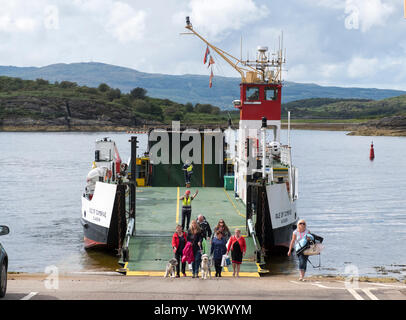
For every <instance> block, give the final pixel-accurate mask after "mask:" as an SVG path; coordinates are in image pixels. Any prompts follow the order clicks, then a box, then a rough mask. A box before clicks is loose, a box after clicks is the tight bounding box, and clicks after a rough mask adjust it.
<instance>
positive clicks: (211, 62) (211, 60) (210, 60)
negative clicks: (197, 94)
mask: <svg viewBox="0 0 406 320" xmlns="http://www.w3.org/2000/svg"><path fill="white" fill-rule="evenodd" d="M405 1H406V0H405ZM212 64H214V60H213V57H212V56H211V55H210V59H209V65H208V66H207V68H208V67H210V66H211V65H212Z"/></svg>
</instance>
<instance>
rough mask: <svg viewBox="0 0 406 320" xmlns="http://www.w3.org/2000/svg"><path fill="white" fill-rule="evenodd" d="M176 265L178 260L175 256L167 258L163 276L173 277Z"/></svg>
mask: <svg viewBox="0 0 406 320" xmlns="http://www.w3.org/2000/svg"><path fill="white" fill-rule="evenodd" d="M177 265H178V261H177V260H176V259H175V258H172V259H171V260H169V261H168V264H167V265H166V270H165V276H164V278H167V277H171V278H175V276H176V266H177Z"/></svg>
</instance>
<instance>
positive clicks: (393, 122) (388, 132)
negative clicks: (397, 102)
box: [348, 116, 406, 137]
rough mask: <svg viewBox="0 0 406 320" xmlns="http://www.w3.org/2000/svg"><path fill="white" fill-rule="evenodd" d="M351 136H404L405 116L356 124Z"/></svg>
mask: <svg viewBox="0 0 406 320" xmlns="http://www.w3.org/2000/svg"><path fill="white" fill-rule="evenodd" d="M348 135H352V136H355V135H357V136H397V137H405V136H406V116H394V117H386V118H382V119H379V120H373V121H369V122H366V123H364V124H360V125H358V128H357V129H356V130H354V131H353V132H350V133H349V134H348Z"/></svg>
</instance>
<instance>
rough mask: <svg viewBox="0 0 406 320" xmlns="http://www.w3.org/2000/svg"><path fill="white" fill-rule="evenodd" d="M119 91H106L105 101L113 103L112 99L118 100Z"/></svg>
mask: <svg viewBox="0 0 406 320" xmlns="http://www.w3.org/2000/svg"><path fill="white" fill-rule="evenodd" d="M120 97H121V90H120V89H110V90H108V91H107V99H109V100H110V101H113V100H114V99H120Z"/></svg>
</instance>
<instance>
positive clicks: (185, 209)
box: [179, 190, 199, 230]
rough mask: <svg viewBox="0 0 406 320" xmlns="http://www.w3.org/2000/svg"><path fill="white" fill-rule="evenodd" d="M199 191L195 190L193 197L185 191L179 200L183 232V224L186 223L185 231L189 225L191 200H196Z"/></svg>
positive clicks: (188, 191)
mask: <svg viewBox="0 0 406 320" xmlns="http://www.w3.org/2000/svg"><path fill="white" fill-rule="evenodd" d="M198 193H199V190H196V192H195V194H194V195H193V196H191V195H190V190H186V192H185V194H184V195H183V196H182V197H180V198H179V200H182V230H185V222H186V220H187V222H186V230H187V228H188V227H189V224H190V217H191V215H192V200H194V198H196V196H197V194H198Z"/></svg>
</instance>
